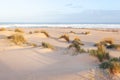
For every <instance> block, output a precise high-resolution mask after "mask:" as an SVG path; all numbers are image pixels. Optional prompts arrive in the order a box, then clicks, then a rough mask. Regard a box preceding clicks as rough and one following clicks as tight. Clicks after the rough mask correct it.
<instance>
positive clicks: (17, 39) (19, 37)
mask: <svg viewBox="0 0 120 80" xmlns="http://www.w3.org/2000/svg"><path fill="white" fill-rule="evenodd" d="M7 38H8V39H11V41H12V42H13V43H15V44H16V45H21V44H25V43H26V42H27V41H26V39H25V38H24V36H23V35H21V34H13V35H11V36H8V37H7Z"/></svg>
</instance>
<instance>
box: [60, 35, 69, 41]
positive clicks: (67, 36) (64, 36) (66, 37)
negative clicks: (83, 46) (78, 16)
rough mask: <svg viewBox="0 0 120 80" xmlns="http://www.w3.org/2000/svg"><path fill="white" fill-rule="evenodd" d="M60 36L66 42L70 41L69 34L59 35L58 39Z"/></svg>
mask: <svg viewBox="0 0 120 80" xmlns="http://www.w3.org/2000/svg"><path fill="white" fill-rule="evenodd" d="M61 38H63V39H65V40H66V41H67V42H70V39H69V35H67V34H64V35H61V36H60V37H59V39H61Z"/></svg>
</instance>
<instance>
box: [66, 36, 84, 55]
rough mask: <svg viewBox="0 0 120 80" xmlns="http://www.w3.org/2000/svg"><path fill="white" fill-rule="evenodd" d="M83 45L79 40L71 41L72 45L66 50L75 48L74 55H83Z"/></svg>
mask: <svg viewBox="0 0 120 80" xmlns="http://www.w3.org/2000/svg"><path fill="white" fill-rule="evenodd" d="M83 45H84V44H83V43H82V42H81V41H80V39H78V38H77V39H76V38H75V39H74V40H73V41H72V43H71V44H70V45H69V46H68V49H70V48H75V50H76V52H75V54H76V53H85V52H86V51H85V50H84V49H83V48H81V46H83Z"/></svg>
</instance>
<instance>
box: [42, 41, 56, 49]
mask: <svg viewBox="0 0 120 80" xmlns="http://www.w3.org/2000/svg"><path fill="white" fill-rule="evenodd" d="M42 47H44V48H49V49H55V48H54V46H53V45H51V44H50V43H47V42H42Z"/></svg>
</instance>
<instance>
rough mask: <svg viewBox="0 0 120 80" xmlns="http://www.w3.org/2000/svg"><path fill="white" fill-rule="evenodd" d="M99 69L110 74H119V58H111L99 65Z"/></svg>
mask: <svg viewBox="0 0 120 80" xmlns="http://www.w3.org/2000/svg"><path fill="white" fill-rule="evenodd" d="M100 68H102V69H108V70H109V72H110V73H111V74H120V58H112V59H110V60H109V61H106V62H103V63H101V64H100Z"/></svg>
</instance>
